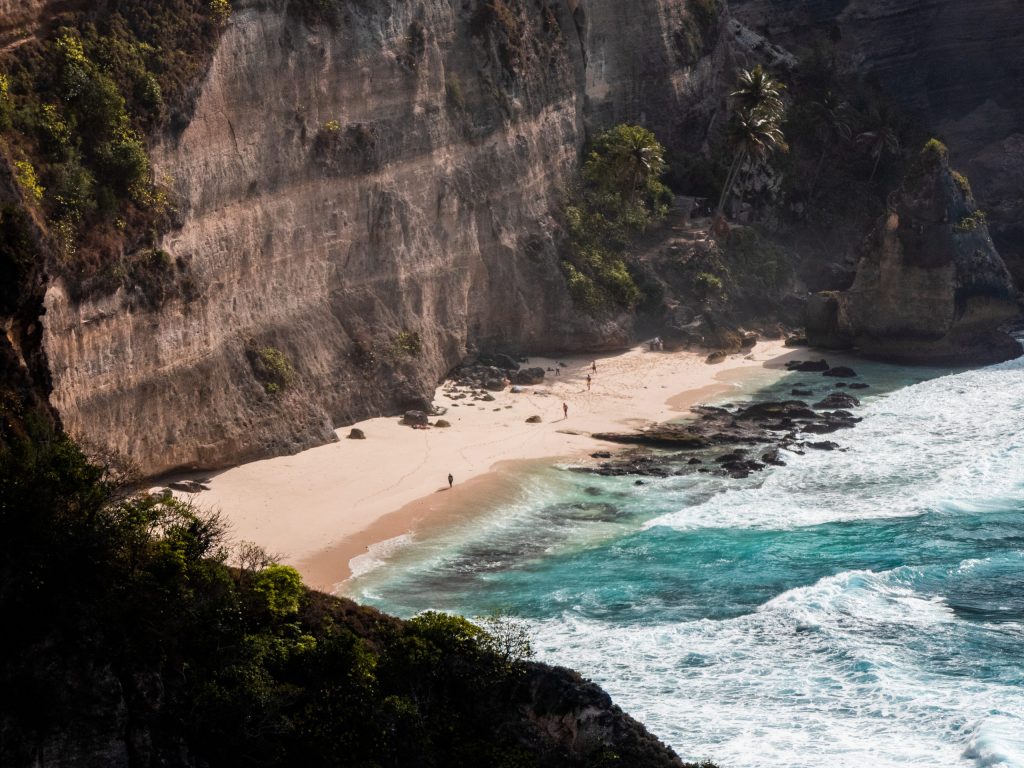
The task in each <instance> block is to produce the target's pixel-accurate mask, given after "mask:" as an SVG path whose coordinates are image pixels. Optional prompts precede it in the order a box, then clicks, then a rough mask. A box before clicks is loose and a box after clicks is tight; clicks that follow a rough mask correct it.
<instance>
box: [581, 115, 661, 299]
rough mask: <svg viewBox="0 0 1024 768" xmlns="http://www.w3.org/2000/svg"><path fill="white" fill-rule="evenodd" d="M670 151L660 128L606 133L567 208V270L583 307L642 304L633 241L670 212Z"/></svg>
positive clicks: (626, 127)
mask: <svg viewBox="0 0 1024 768" xmlns="http://www.w3.org/2000/svg"><path fill="white" fill-rule="evenodd" d="M666 170H667V165H666V163H665V150H664V147H662V145H661V143H660V142H659V141H658V140H657V138H656V137H655V136H654V134H653V133H651V132H650V131H649V130H647V129H646V128H642V127H640V126H636V125H619V126H616V127H615V128H612V129H610V130H608V131H606V132H604V133H602V134H601V135H599V136H598V137H597V138H596V139H595V140H594V142H593V145H592V147H591V149H590V151H589V152H588V154H587V159H586V161H585V163H584V165H583V173H582V178H581V179H580V182H579V183H578V185H577V187H576V188H575V189H574V190H573V192H572V194H571V199H570V201H569V203H568V204H567V205H566V208H565V223H566V229H567V231H568V234H569V244H568V252H567V255H566V259H565V260H564V261H563V263H562V269H563V272H564V273H565V276H566V282H567V284H568V287H569V293H570V295H571V296H572V298H573V301H574V302H575V303H576V304H577V306H579V307H581V308H583V309H585V310H587V311H589V312H596V311H600V310H609V309H616V308H618V309H632V308H633V307H635V306H636V304H637V303H638V302H639V301H640V298H641V294H640V290H639V289H638V288H637V284H636V280H635V278H634V275H633V274H632V272H631V271H630V268H629V266H628V261H629V258H630V256H629V249H630V246H631V245H632V244H633V242H634V240H635V239H636V238H637V237H638V236H639V235H640V234H642V233H643V232H644V231H646V230H647V229H648V228H649V227H650V226H652V225H653V224H655V223H657V222H659V221H661V220H662V219H663V218H664V217H665V214H666V213H667V211H668V206H669V203H670V201H671V193H670V192H669V189H668V187H666V186H665V185H664V183H663V182H662V178H663V176H664V174H665V172H666Z"/></svg>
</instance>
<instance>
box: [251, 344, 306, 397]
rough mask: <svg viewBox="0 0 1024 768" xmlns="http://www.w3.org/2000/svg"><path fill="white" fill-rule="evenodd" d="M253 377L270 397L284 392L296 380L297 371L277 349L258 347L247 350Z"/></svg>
mask: <svg viewBox="0 0 1024 768" xmlns="http://www.w3.org/2000/svg"><path fill="white" fill-rule="evenodd" d="M247 355H248V357H249V364H250V365H251V366H252V372H253V375H255V376H256V379H257V380H258V381H259V382H260V383H262V384H263V389H264V390H265V391H266V393H267V394H268V395H278V394H280V393H281V392H283V391H284V390H285V389H286V388H287V387H288V385H289V384H291V382H292V381H293V380H294V378H295V369H294V368H293V367H292V364H291V361H290V360H289V359H288V357H287V356H286V355H285V354H284V352H282V351H281V350H280V349H278V348H277V347H269V346H268V347H256V346H253V345H251V346H250V347H249V349H248V350H247Z"/></svg>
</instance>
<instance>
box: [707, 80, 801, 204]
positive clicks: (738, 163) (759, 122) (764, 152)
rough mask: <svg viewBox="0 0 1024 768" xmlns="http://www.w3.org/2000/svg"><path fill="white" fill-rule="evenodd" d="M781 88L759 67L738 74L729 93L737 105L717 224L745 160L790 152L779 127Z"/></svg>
mask: <svg viewBox="0 0 1024 768" xmlns="http://www.w3.org/2000/svg"><path fill="white" fill-rule="evenodd" d="M784 88H785V86H784V85H783V84H782V83H780V82H778V81H777V80H775V79H774V78H773V77H772V76H771V75H769V74H768V73H767V72H765V71H764V68H763V67H761V65H760V64H759V65H758V66H756V67H754V68H753V69H751V70H741V71H740V75H739V80H738V82H737V88H736V90H735V91H733V93H732V94H730V95H731V96H732V98H733V100H734V101H735V105H736V106H735V112H734V113H733V119H732V122H731V124H730V126H729V144H730V145H731V147H732V150H733V159H732V164H731V165H730V166H729V172H728V174H726V177H725V185H724V186H723V187H722V195H721V197H719V199H718V208H717V210H716V211H715V220H716V221H718V220H720V219H721V218H722V212H723V211H724V210H725V204H726V203H727V202H728V200H729V195H730V194H732V190H733V187H734V186H735V184H736V179H737V178H738V177H739V174H740V171H741V170H742V169H743V167H744V165H745V164H746V163H747V161H748V160H752V159H754V160H758V161H760V160H764V159H765V158H766V157H767V156H768V155H770V154H771V153H772V152H775V151H776V150H780V151H783V152H785V151H787V150H788V149H789V146H788V145H787V144H786V138H785V136H784V135H783V133H782V129H781V128H780V123H781V122H782V118H783V116H784V114H785V111H786V108H785V105H784V104H783V103H782V95H781V94H782V91H783V89H784Z"/></svg>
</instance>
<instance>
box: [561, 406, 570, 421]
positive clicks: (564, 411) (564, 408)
mask: <svg viewBox="0 0 1024 768" xmlns="http://www.w3.org/2000/svg"><path fill="white" fill-rule="evenodd" d="M562 417H563V418H566V419H568V418H569V404H568V403H562Z"/></svg>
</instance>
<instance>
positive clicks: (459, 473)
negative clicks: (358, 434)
mask: <svg viewBox="0 0 1024 768" xmlns="http://www.w3.org/2000/svg"><path fill="white" fill-rule="evenodd" d="M793 355H794V350H792V349H787V348H786V347H785V346H784V345H783V343H782V342H781V341H767V342H762V343H760V344H758V345H757V346H756V347H755V348H754V349H752V350H744V351H743V352H742V353H739V354H736V355H732V356H729V357H728V358H726V359H725V360H724V361H723V362H721V363H718V364H715V365H709V364H707V363H706V362H705V355H704V354H701V353H697V352H689V351H684V352H649V351H648V350H647V349H646V348H645V347H642V346H637V347H634V348H632V349H629V350H626V351H623V352H620V353H615V354H611V355H607V354H606V355H604V356H601V357H590V356H587V357H583V356H571V357H564V358H559V359H557V360H556V359H550V358H542V357H531V358H530V361H529V363H528V365H529V366H530V367H543V368H545V369H549V368H551V369H553V368H556V367H559V364H560V363H562V364H564V367H560V368H559V374H558V375H557V376H556V375H554V374H553V373H551V372H549V373H548V375H547V377H546V379H545V383H544V384H543V385H539V386H536V387H527V388H524V390H525V391H523V392H522V393H518V394H516V393H513V392H511V391H510V390H509V389H505V391H503V392H495V393H492V396H493V397H494V398H495V399H494V400H493V401H474V400H471V399H469V398H464V399H458V398H457V397H456V398H453V397H451V396H452V395H453V394H455V393H454V392H453V391H452V390H451V386H450V382H445V383H444V384H442V385H441V386H440V387H438V389H437V392H436V394H435V400H434V402H435V404H437V405H439V406H441V407H444V408H447V413H445V415H444V416H443V417H441V418H444V419H445V420H447V421H449V422H450V423H451V424H452V426H451V427H450V428H431V429H428V430H413V429H412V428H410V427H408V426H404V425H402V424H400V423H399V421H400V420H399V418H398V417H384V418H377V419H370V420H367V421H364V422H360V423H358V424H355V425H352V426H349V427H344V428H341V429H338V430H337V434H338V437H339V438H340V439H339V441H338V442H336V443H329V444H327V445H323V446H319V447H317V448H313V449H310V450H307V451H304V452H302V453H299V454H295V455H292V456H280V457H275V458H272V459H266V460H263V461H258V462H252V463H249V464H244V465H241V466H238V467H234V468H232V469H229V470H226V471H224V472H221V473H219V474H217V475H215V476H213V477H212V478H211V479H210V480H209V481H208V487H209V490H205V491H202V492H200V493H197V494H194V495H192V497H191V498H192V499H193V501H195V502H196V503H197V504H199V505H200V506H202V507H206V508H211V509H216V510H218V511H219V512H220V514H221V515H222V518H223V519H224V521H225V522H226V523H227V525H228V534H229V538H230V539H231V540H232V541H250V542H254V543H256V544H258V545H259V546H261V547H263V548H264V549H266V550H267V551H268V552H270V553H272V554H274V555H275V557H276V558H278V559H279V561H280V562H283V563H286V564H288V565H292V566H295V567H296V568H297V569H298V570H299V572H300V573H301V574H302V576H303V578H304V579H305V580H306V583H307V584H308V585H309V586H311V587H314V588H316V589H321V590H324V591H328V592H337V591H339V589H340V588H341V585H342V584H343V583H344V582H345V581H346V580H347V579H348V578H349V577H350V575H351V567H350V563H351V561H352V560H353V559H354V558H356V557H360V556H363V555H365V553H366V552H367V551H368V550H369V549H370V548H371V547H372V546H374V545H377V544H379V543H380V542H384V541H388V540H392V539H395V538H397V537H399V536H403V535H406V534H410V533H414V532H415V531H417V530H420V529H423V528H424V527H429V526H431V525H443V524H451V523H453V522H455V521H456V520H458V519H464V518H465V516H467V515H471V514H472V510H473V509H474V508H479V507H482V506H485V505H486V506H491V505H493V504H494V503H500V500H501V498H503V497H504V496H507V495H508V494H510V493H514V489H515V479H514V478H515V477H516V475H517V473H519V472H521V471H522V470H523V469H524V468H526V467H528V466H530V465H534V466H535V465H536V464H537V463H538V462H539V463H548V464H550V463H552V462H555V461H573V460H579V459H580V458H582V457H586V456H588V454H589V453H593V452H595V451H598V450H617V449H618V448H616V447H611V446H609V444H607V443H602V442H600V441H598V440H595V439H594V438H592V437H591V434H592V433H596V432H603V431H624V430H631V429H637V428H640V427H643V426H645V425H647V424H651V423H655V422H661V421H668V420H672V419H675V418H679V417H680V416H682V415H683V414H685V413H686V412H688V411H689V409H690V408H691V407H692V406H694V405H696V404H698V403H700V402H704V401H706V400H709V399H712V398H715V397H718V396H719V395H722V394H726V393H728V392H729V391H730V390H731V389H733V388H735V387H737V386H738V385H739V383H740V382H742V381H743V380H744V379H747V378H749V377H750V376H752V375H753V374H755V373H756V372H758V371H766V370H771V369H776V370H781V369H784V361H785V359H786V358H787V357H792V356H793ZM592 361H593V362H595V363H596V366H597V371H596V372H595V371H593V370H592V369H591V364H592ZM588 374H590V375H591V376H592V384H591V387H590V389H589V390H588V388H587V383H586V378H587V375H588ZM471 403H472V404H471ZM563 403H565V404H566V405H568V407H569V412H568V416H563V411H562V405H563ZM531 416H539V417H540V418H541V422H540V423H527V418H529V417H531ZM353 427H356V428H359V429H361V430H363V432H364V433H365V435H366V439H365V440H349V439H346V436H347V434H348V433H349V431H350V429H352V428H353ZM449 472H450V473H451V474H452V475H454V478H455V483H454V485H453V487H452V488H451V489H449V487H448V482H447V476H448V473H449Z"/></svg>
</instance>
